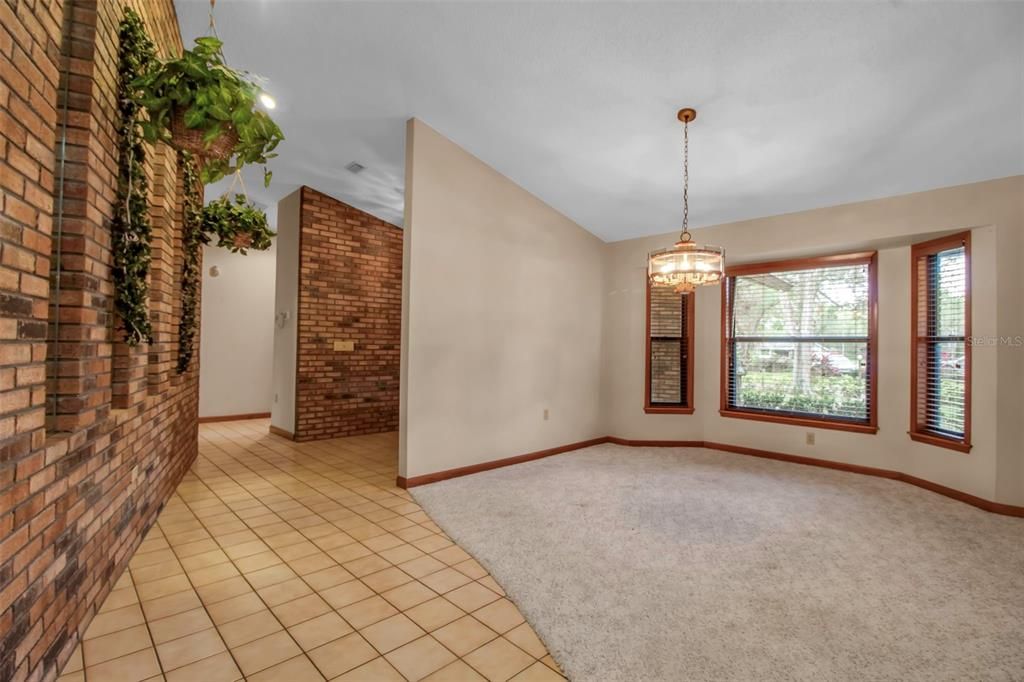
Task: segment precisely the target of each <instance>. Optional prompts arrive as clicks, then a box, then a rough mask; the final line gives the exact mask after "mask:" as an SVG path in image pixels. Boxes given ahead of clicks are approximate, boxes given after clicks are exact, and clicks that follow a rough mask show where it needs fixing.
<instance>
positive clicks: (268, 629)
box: [218, 611, 281, 648]
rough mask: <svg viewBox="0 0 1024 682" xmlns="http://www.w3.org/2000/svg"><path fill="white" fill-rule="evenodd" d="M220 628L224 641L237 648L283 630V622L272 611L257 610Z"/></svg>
mask: <svg viewBox="0 0 1024 682" xmlns="http://www.w3.org/2000/svg"><path fill="white" fill-rule="evenodd" d="M218 629H219V630H220V635H221V637H222V638H223V639H224V643H225V644H227V645H228V647H231V648H235V647H238V646H241V645H243V644H248V643H249V642H252V641H254V640H257V639H260V638H262V637H266V636H267V635H272V634H274V633H275V632H278V631H279V630H281V623H280V622H279V621H278V620H277V618H275V617H274V614H273V613H271V612H270V611H257V612H256V613H250V614H249V615H248V616H242V617H241V618H238V619H236V620H233V621H231V622H230V623H224V624H223V625H221V626H220V627H219V628H218Z"/></svg>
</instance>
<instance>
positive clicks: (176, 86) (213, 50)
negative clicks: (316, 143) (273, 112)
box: [135, 36, 284, 185]
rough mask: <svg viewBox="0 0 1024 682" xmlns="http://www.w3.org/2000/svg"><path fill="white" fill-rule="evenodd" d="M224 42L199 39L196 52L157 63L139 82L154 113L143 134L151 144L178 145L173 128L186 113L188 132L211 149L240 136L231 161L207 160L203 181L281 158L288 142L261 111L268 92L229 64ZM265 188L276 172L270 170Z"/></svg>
mask: <svg viewBox="0 0 1024 682" xmlns="http://www.w3.org/2000/svg"><path fill="white" fill-rule="evenodd" d="M222 46H223V43H222V42H221V41H220V40H219V39H218V38H214V37H209V36H208V37H203V38H197V39H196V45H195V48H193V49H192V50H185V51H184V53H183V54H182V55H181V57H178V58H176V59H170V60H167V61H163V62H157V63H156V64H154V65H153V66H152V68H149V69H147V70H146V72H145V73H143V74H142V75H141V76H140V77H139V78H138V79H137V80H136V81H135V87H137V88H139V89H140V90H142V91H143V92H144V94H145V96H144V97H143V100H142V103H143V105H144V106H145V107H146V110H147V111H148V112H149V120H148V121H146V122H144V123H143V131H144V133H145V136H146V139H147V140H149V141H150V142H155V141H157V140H164V141H166V142H168V143H170V144H172V145H173V144H174V140H173V136H172V134H171V130H170V125H171V120H172V119H173V117H175V116H178V115H181V116H183V117H184V124H185V126H186V127H187V128H191V129H196V130H200V131H202V133H203V142H204V143H205V144H206V146H207V148H209V146H210V145H211V144H212V143H213V142H214V141H215V140H217V139H218V138H220V137H221V136H224V135H228V134H230V133H231V132H232V131H233V132H234V133H236V134H237V135H238V141H237V142H236V143H235V145H234V148H233V149H232V150H231V153H230V155H229V156H228V157H227V158H216V157H213V156H211V157H209V158H203V159H202V162H203V163H202V171H201V172H202V180H203V182H204V183H207V184H209V183H211V182H216V181H217V180H219V179H221V178H223V177H224V176H226V175H229V174H231V173H234V172H235V171H237V170H238V169H239V168H241V167H242V166H244V165H246V164H266V162H267V160H268V159H271V158H273V157H275V156H277V155H276V154H275V153H274V149H275V148H276V147H277V145H278V144H279V143H280V142H281V141H282V140H283V139H284V135H283V134H282V133H281V129H280V128H279V127H278V126H277V124H276V123H274V121H273V119H271V118H270V116H268V115H267V113H266V112H264V111H261V110H258V109H257V108H256V101H257V98H258V97H259V95H260V92H261V91H262V90H261V88H260V87H259V85H257V84H256V82H255V81H254V78H253V77H252V76H251V75H250V74H248V73H247V72H243V71H236V70H235V69H232V68H230V67H228V66H227V65H226V64H225V63H224V53H223V51H222V49H221V48H222ZM263 172H264V180H263V181H264V184H265V185H269V184H270V178H271V172H270V171H269V170H267V168H266V166H264V171H263Z"/></svg>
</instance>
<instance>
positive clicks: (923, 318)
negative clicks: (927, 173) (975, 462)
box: [910, 232, 971, 452]
mask: <svg viewBox="0 0 1024 682" xmlns="http://www.w3.org/2000/svg"><path fill="white" fill-rule="evenodd" d="M970 260H971V234H970V232H964V233H962V234H957V235H953V236H951V237H944V238H942V239H936V240H933V241H930V242H925V243H923V244H917V245H915V246H914V247H913V248H912V249H911V311H910V315H911V324H912V328H911V354H912V355H911V359H910V372H911V376H910V401H911V404H910V437H911V438H913V439H914V440H918V441H924V442H927V443H932V444H934V445H941V446H944V447H949V448H953V449H955V450H960V451H962V452H967V451H968V450H970V448H971V445H970V443H971V439H970V435H971V344H970V336H971V262H970Z"/></svg>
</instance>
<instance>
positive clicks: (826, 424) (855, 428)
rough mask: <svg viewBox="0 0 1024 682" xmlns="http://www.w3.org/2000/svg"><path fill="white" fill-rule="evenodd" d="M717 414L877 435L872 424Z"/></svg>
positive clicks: (875, 427)
mask: <svg viewBox="0 0 1024 682" xmlns="http://www.w3.org/2000/svg"><path fill="white" fill-rule="evenodd" d="M718 414H720V415H722V416H723V417H729V418H730V419H753V420H754V421H760V422H774V423H776V424H790V425H793V426H805V427H807V428H811V429H834V430H836V431H852V432H854V433H878V427H877V426H875V425H874V424H852V423H850V422H842V421H832V420H829V419H813V418H809V417H789V416H784V415H777V414H762V413H760V412H745V411H743V410H719V411H718Z"/></svg>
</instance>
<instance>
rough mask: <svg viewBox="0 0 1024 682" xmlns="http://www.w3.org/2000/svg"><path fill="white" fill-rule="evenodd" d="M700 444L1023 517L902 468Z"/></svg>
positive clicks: (1021, 511)
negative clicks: (897, 485)
mask: <svg viewBox="0 0 1024 682" xmlns="http://www.w3.org/2000/svg"><path fill="white" fill-rule="evenodd" d="M704 447H706V448H710V449H712V450H722V451H724V452H733V453H737V454H740V455H750V456H752V457H764V458H766V459H776V460H779V461H782V462H792V463H794V464H806V465H809V466H816V467H823V468H826V469H837V470H839V471H847V472H850V473H854V474H863V475H864V476H877V477H879V478H888V479H891V480H894V481H902V482H904V483H909V484H910V485H916V486H917V487H918V488H924V489H925V490H929V491H931V492H933V493H938V494H939V495H944V496H946V497H949V498H952V499H954V500H958V501H960V502H965V503H967V504H969V505H971V506H972V507H977V508H978V509H983V510H984V511H987V512H992V513H993V514H1002V515H1003V516H1017V517H1021V518H1024V507H1018V506H1016V505H1012V504H1003V503H1002V502H993V501H992V500H986V499H985V498H983V497H978V496H976V495H971V494H970V493H965V492H963V491H961V490H956V489H955V488H949V487H947V486H944V485H941V484H939V483H933V482H932V481H929V480H927V479H924V478H918V477H917V476H911V475H910V474H905V473H903V472H902V471H894V470H892V469H879V468H876V467H866V466H861V465H859V464H846V463H845V462H833V461H830V460H827V459H817V458H815V457H803V456H801V455H788V454H786V453H783V452H772V451H770V450H759V449H758V448H748V447H743V446H740V445H729V444H727V443H715V442H711V441H705V442H704Z"/></svg>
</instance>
